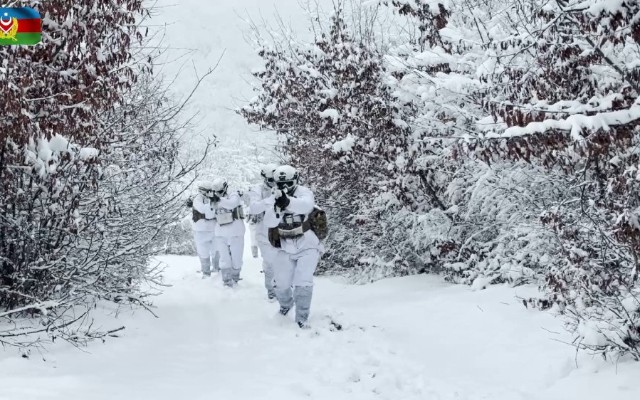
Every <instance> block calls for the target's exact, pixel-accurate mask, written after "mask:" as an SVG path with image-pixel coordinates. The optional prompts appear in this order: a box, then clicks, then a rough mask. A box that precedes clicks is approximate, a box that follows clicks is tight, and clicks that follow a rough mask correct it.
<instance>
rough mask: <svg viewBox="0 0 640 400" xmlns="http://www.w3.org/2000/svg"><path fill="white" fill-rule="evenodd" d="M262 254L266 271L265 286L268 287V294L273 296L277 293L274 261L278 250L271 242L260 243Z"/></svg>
mask: <svg viewBox="0 0 640 400" xmlns="http://www.w3.org/2000/svg"><path fill="white" fill-rule="evenodd" d="M260 254H262V271H263V272H264V287H265V288H266V289H267V296H268V297H269V298H273V297H274V296H275V295H276V292H275V281H274V275H273V274H274V272H273V263H274V259H275V257H276V255H277V250H276V249H275V248H274V247H273V246H271V244H270V243H260Z"/></svg>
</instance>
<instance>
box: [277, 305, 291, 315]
mask: <svg viewBox="0 0 640 400" xmlns="http://www.w3.org/2000/svg"><path fill="white" fill-rule="evenodd" d="M289 310H291V309H290V308H289V307H280V311H278V312H279V313H280V315H282V316H283V317H284V316H286V315H287V314H288V313H289Z"/></svg>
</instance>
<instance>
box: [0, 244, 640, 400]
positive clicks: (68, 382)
mask: <svg viewBox="0 0 640 400" xmlns="http://www.w3.org/2000/svg"><path fill="white" fill-rule="evenodd" d="M247 250H248V247H247ZM161 260H162V261H163V262H165V263H166V264H167V270H166V280H167V282H168V283H169V284H171V285H172V286H171V287H169V288H168V289H167V290H166V291H165V293H164V294H162V295H161V296H160V297H159V298H158V299H157V302H156V304H157V309H156V312H157V314H158V316H159V318H154V317H153V316H151V315H150V314H148V313H145V312H142V311H141V312H138V313H136V314H135V315H131V314H127V313H124V314H121V315H120V316H119V319H120V320H122V323H125V324H126V325H127V329H126V331H125V333H124V335H123V337H122V338H119V339H110V340H108V341H107V343H105V344H100V343H94V344H92V345H90V346H89V347H88V348H86V349H83V350H78V349H75V348H71V347H70V346H68V345H64V344H56V345H54V346H53V347H52V348H51V349H50V350H49V351H48V352H45V353H42V354H38V353H35V352H32V354H31V357H30V358H29V359H24V358H20V357H19V356H18V355H14V354H13V353H12V352H11V351H7V352H5V353H4V354H3V355H0V371H2V372H1V374H0V399H2V400H30V399H34V400H35V399H38V400H40V399H65V400H70V399H92V400H99V399H100V400H101V399H105V400H106V399H135V400H143V399H150V400H151V399H153V400H164V399H178V398H179V399H190V400H196V399H234V400H245V399H246V400H253V399H262V400H268V399H323V400H324V399H331V400H339V399H350V400H354V399H358V400H359V399H390V400H400V399H402V400H404V399H406V400H411V399H416V400H417V399H428V400H480V399H491V400H542V399H544V400H553V399H558V400H559V399H563V400H566V399H578V398H579V399H581V400H587V399H592V398H593V399H596V398H598V397H597V396H599V395H602V396H606V398H608V399H616V400H623V399H632V398H636V399H637V398H638V394H640V391H639V390H638V389H639V388H638V385H637V384H636V383H634V381H635V380H636V377H637V373H638V371H639V370H638V368H636V366H635V365H629V364H624V365H621V366H620V368H619V370H618V373H617V375H616V373H615V369H614V367H613V366H606V365H605V366H602V365H600V364H598V363H595V362H593V361H588V362H587V363H586V364H583V366H582V368H580V369H576V368H575V364H574V353H573V352H572V350H571V348H569V347H568V346H566V345H564V344H562V343H560V342H557V341H554V340H552V339H554V338H557V339H560V340H564V339H566V337H564V334H562V333H560V332H561V330H560V326H559V325H560V324H559V321H558V320H557V319H555V318H553V317H552V316H551V315H549V314H547V313H541V312H536V311H527V310H525V309H524V308H523V307H522V306H521V305H520V304H519V301H518V299H517V298H516V297H515V296H516V292H514V289H510V288H507V287H493V288H490V289H487V290H485V291H481V292H473V291H471V290H470V289H469V288H468V287H461V286H448V285H445V284H443V283H441V281H440V279H438V278H435V277H428V276H417V277H410V278H402V279H391V280H386V281H382V282H378V283H376V284H372V285H367V286H351V285H346V284H343V283H340V282H337V281H335V280H332V279H325V278H321V279H318V283H317V285H316V289H315V294H316V296H315V298H314V303H313V310H312V312H313V315H312V318H311V323H312V325H313V327H312V329H310V330H300V329H298V328H297V326H296V325H295V324H294V323H293V320H292V319H291V318H281V317H278V316H276V311H277V303H269V302H268V301H267V300H266V298H265V293H264V290H263V288H262V275H261V273H260V272H259V271H260V266H259V265H260V260H259V259H253V258H251V255H250V253H249V252H248V251H247V252H246V254H245V260H246V265H245V268H244V273H243V275H244V279H243V280H242V281H241V284H240V286H239V287H238V288H236V289H233V290H231V289H225V288H223V287H222V285H221V283H220V281H219V280H218V279H215V278H214V279H209V280H203V279H201V278H200V275H199V274H198V273H197V272H196V271H197V265H198V264H197V259H196V258H195V257H180V256H167V257H162V259H161ZM216 278H217V277H216ZM521 290H522V291H524V292H523V293H520V294H523V295H524V294H527V293H526V292H527V291H530V290H532V289H527V288H525V289H521ZM325 315H331V316H332V317H334V318H335V319H336V320H338V321H339V322H341V323H342V324H343V329H342V330H341V331H331V330H330V329H329V327H330V325H329V324H328V322H327V320H326V319H325V318H324V316H325ZM109 323H110V324H113V323H114V322H113V321H110V322H109ZM553 331H556V332H558V333H551V332H553ZM585 365H586V367H585ZM594 369H597V370H598V371H599V372H600V373H599V374H597V375H596V374H594V373H593V372H594Z"/></svg>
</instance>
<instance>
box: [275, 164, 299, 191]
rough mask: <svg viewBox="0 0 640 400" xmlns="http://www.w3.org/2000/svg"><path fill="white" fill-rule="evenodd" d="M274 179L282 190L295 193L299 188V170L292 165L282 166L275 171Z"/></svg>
mask: <svg viewBox="0 0 640 400" xmlns="http://www.w3.org/2000/svg"><path fill="white" fill-rule="evenodd" d="M273 178H274V179H275V181H276V185H277V186H278V189H280V190H286V191H288V192H293V191H294V190H295V189H296V187H297V186H298V178H299V176H298V170H296V169H295V168H293V167H292V166H291V165H282V166H280V167H278V168H276V169H275V170H274V171H273Z"/></svg>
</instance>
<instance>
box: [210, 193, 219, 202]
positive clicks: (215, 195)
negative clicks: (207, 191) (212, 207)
mask: <svg viewBox="0 0 640 400" xmlns="http://www.w3.org/2000/svg"><path fill="white" fill-rule="evenodd" d="M209 199H210V200H211V201H212V202H214V203H217V202H219V201H220V197H218V195H217V194H214V195H213V196H211V197H209Z"/></svg>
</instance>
